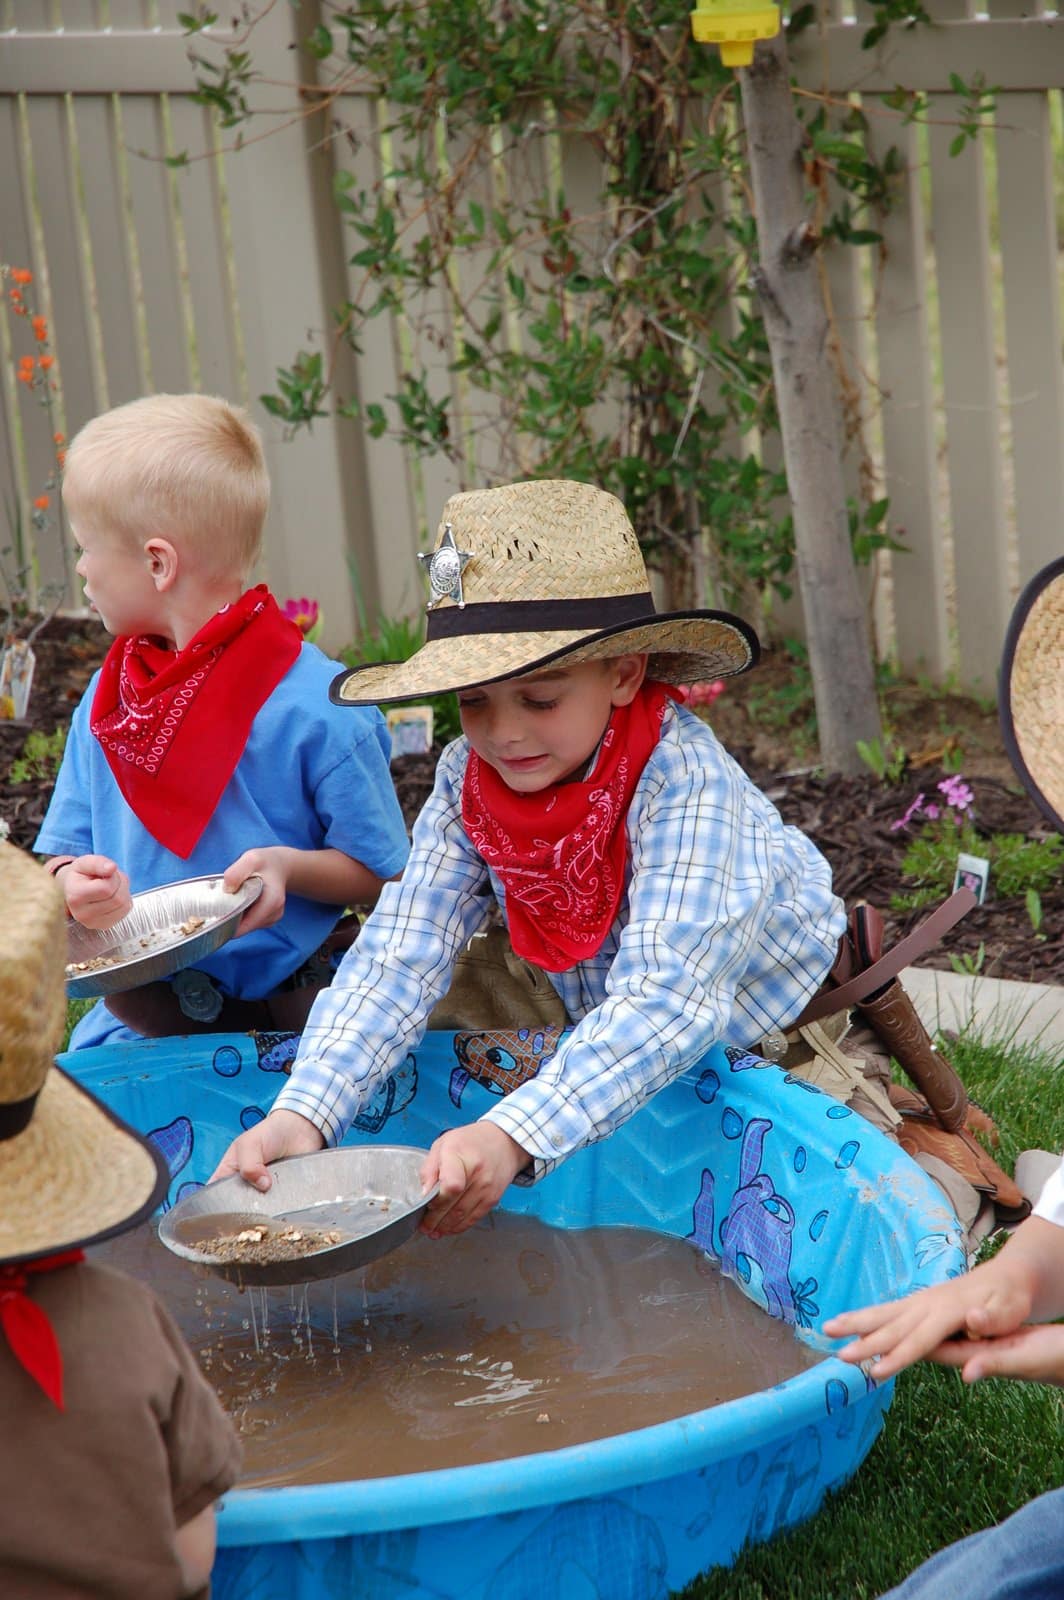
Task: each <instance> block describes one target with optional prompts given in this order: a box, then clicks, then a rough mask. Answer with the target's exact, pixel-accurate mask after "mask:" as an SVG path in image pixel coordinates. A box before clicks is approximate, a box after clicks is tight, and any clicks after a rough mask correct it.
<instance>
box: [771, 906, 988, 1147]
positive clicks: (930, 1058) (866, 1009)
mask: <svg viewBox="0 0 1064 1600" xmlns="http://www.w3.org/2000/svg"><path fill="white" fill-rule="evenodd" d="M975 904H976V900H975V896H974V895H973V894H972V892H971V890H970V889H960V890H958V891H957V893H956V894H954V895H952V896H951V897H950V899H949V900H946V901H944V902H943V904H942V905H941V906H939V907H938V910H937V911H935V912H933V913H932V915H931V916H930V917H928V918H927V919H926V920H925V921H924V922H922V923H921V924H920V926H919V927H918V928H917V929H915V931H914V932H913V933H911V934H909V935H908V936H907V938H905V939H902V940H901V941H900V943H898V944H896V945H894V946H893V948H892V949H891V950H889V951H888V952H887V953H886V955H884V953H883V918H882V917H881V915H880V913H879V912H878V911H877V910H876V909H875V907H874V906H867V905H859V906H855V907H854V908H853V909H852V911H851V912H850V913H849V918H848V921H847V925H846V932H845V933H844V934H843V936H842V939H841V940H840V941H839V953H838V956H837V958H836V960H835V964H834V966H833V967H832V969H831V972H830V973H829V974H828V977H827V981H826V982H825V984H824V986H823V988H822V989H821V990H820V993H819V994H817V995H814V997H813V999H812V1000H811V1001H810V1002H809V1004H808V1005H807V1006H806V1008H805V1010H804V1011H803V1012H802V1014H801V1016H800V1017H799V1018H798V1020H797V1022H794V1023H792V1024H791V1028H792V1029H793V1028H796V1027H798V1026H800V1025H802V1024H806V1023H809V1022H814V1021H816V1020H817V1018H819V1017H822V1016H826V1015H827V1014H828V1013H830V1012H832V1011H841V1010H843V1009H846V1008H849V1007H851V1006H852V1007H855V1008H856V1010H857V1011H858V1012H859V1013H860V1014H861V1016H862V1017H864V1019H865V1020H866V1022H867V1023H868V1025H869V1026H870V1027H871V1028H872V1029H873V1031H874V1032H875V1034H876V1035H877V1037H878V1038H879V1039H880V1040H881V1041H882V1043H883V1044H884V1045H885V1046H886V1047H887V1049H888V1050H889V1051H890V1053H891V1055H892V1056H893V1057H894V1059H895V1060H896V1061H897V1062H898V1064H899V1066H900V1067H901V1068H902V1069H903V1071H904V1072H905V1073H906V1074H907V1075H908V1076H909V1077H910V1078H911V1079H912V1081H913V1083H915V1084H916V1087H917V1088H918V1089H919V1091H920V1093H921V1094H922V1095H923V1097H924V1099H925V1100H926V1101H927V1104H928V1106H929V1107H930V1109H931V1111H932V1112H933V1113H934V1116H935V1118H936V1120H937V1121H938V1123H939V1124H940V1126H941V1127H943V1128H945V1129H946V1130H947V1131H948V1132H950V1133H955V1132H956V1131H957V1130H958V1129H960V1128H962V1127H963V1126H964V1123H965V1119H966V1117H967V1115H968V1094H967V1091H966V1090H965V1087H964V1084H963V1083H962V1082H961V1080H960V1078H959V1077H958V1076H957V1073H956V1072H955V1071H954V1069H953V1068H952V1067H951V1066H950V1064H949V1062H948V1061H947V1060H946V1058H945V1057H944V1056H943V1055H941V1054H940V1053H939V1051H937V1050H936V1049H935V1047H934V1045H933V1044H932V1043H931V1038H930V1035H929V1034H928V1032H927V1029H926V1028H925V1027H924V1025H923V1023H922V1022H921V1021H920V1018H919V1016H918V1015H917V1012H916V1008H915V1007H914V1005H913V1003H912V1001H911V1000H910V998H909V996H908V995H907V994H906V992H905V990H904V988H903V987H902V985H901V981H900V979H899V978H898V973H899V972H900V971H901V970H902V968H903V967H904V966H907V965H908V964H909V962H910V961H911V960H912V959H913V958H914V956H916V955H919V954H920V953H921V952H922V951H924V950H927V949H929V948H930V947H931V946H932V945H933V944H936V943H937V942H938V940H939V939H940V938H941V937H942V935H943V933H945V932H947V931H948V930H949V928H951V927H953V925H954V923H956V922H957V921H959V919H960V918H961V917H962V916H963V915H964V913H965V912H966V911H968V910H970V908H971V907H972V906H973V905H975Z"/></svg>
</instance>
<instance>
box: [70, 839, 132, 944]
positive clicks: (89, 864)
mask: <svg viewBox="0 0 1064 1600" xmlns="http://www.w3.org/2000/svg"><path fill="white" fill-rule="evenodd" d="M59 882H60V885H61V887H62V890H63V895H64V897H65V899H66V904H67V910H68V911H69V912H70V915H71V916H72V917H73V918H74V921H75V922H80V923H81V925H82V927H83V928H110V927H113V926H114V924H115V923H116V922H118V921H120V920H121V918H122V917H124V916H125V915H126V913H127V911H130V910H132V907H133V897H132V895H131V894H130V892H129V879H128V877H127V876H126V874H125V873H124V872H123V871H122V870H121V868H120V867H118V866H117V865H116V864H115V862H113V861H112V860H111V858H110V856H96V855H89V856H76V857H75V858H74V860H73V861H71V862H70V864H69V865H68V866H66V867H64V869H63V875H62V877H61V878H60V880H59Z"/></svg>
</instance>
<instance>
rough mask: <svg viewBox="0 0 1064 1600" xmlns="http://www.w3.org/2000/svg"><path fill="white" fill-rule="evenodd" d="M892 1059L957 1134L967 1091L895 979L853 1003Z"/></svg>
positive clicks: (941, 1119) (962, 1119)
mask: <svg viewBox="0 0 1064 1600" xmlns="http://www.w3.org/2000/svg"><path fill="white" fill-rule="evenodd" d="M857 1010H858V1011H859V1012H860V1013H861V1015H862V1016H863V1017H864V1018H866V1020H867V1021H868V1024H869V1026H870V1027H872V1028H874V1030H875V1032H876V1033H877V1034H878V1036H879V1038H880V1039H882V1041H883V1043H884V1044H885V1045H886V1047H887V1049H888V1050H889V1051H890V1053H891V1055H892V1056H893V1057H894V1059H895V1061H897V1062H898V1064H899V1065H900V1066H901V1067H902V1068H903V1069H904V1071H905V1072H906V1073H908V1075H909V1077H910V1078H911V1079H912V1081H913V1082H914V1083H915V1085H916V1087H917V1088H918V1089H919V1090H920V1093H921V1094H922V1095H923V1097H924V1099H925V1100H926V1101H927V1103H928V1105H929V1106H930V1107H931V1110H932V1111H933V1112H934V1114H935V1116H936V1118H937V1119H938V1121H939V1123H940V1124H941V1125H942V1127H943V1128H945V1129H946V1130H947V1132H949V1133H957V1132H958V1131H959V1130H960V1129H961V1128H963V1127H964V1122H965V1118H966V1117H967V1115H968V1091H967V1090H966V1089H965V1087H964V1084H963V1083H962V1082H961V1080H960V1078H959V1077H958V1076H957V1073H956V1072H955V1071H954V1069H953V1068H952V1067H951V1066H950V1064H949V1062H948V1061H947V1060H946V1058H945V1056H942V1055H940V1054H939V1052H938V1051H937V1050H936V1049H935V1047H934V1045H933V1044H932V1043H931V1039H930V1036H929V1034H928V1032H927V1029H926V1028H925V1027H924V1025H923V1023H922V1022H921V1021H920V1018H919V1016H918V1015H917V1013H916V1007H915V1006H914V1005H913V1003H912V1001H911V1000H910V998H909V996H908V995H907V994H906V992H905V990H904V989H903V988H902V986H901V984H900V982H899V981H898V979H897V978H895V979H894V981H893V982H892V983H890V984H888V985H887V987H886V988H885V989H883V990H881V991H880V993H879V994H876V995H870V996H869V997H868V999H867V1000H861V1001H859V1002H858V1004H857Z"/></svg>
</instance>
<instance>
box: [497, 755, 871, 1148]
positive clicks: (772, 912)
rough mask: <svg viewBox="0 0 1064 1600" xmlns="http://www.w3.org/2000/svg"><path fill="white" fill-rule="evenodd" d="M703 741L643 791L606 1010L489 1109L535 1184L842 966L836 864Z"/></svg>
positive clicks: (656, 772)
mask: <svg viewBox="0 0 1064 1600" xmlns="http://www.w3.org/2000/svg"><path fill="white" fill-rule="evenodd" d="M698 743H699V741H698V740H697V739H696V740H695V741H694V742H693V743H688V742H686V741H669V742H668V743H666V741H665V740H664V739H663V741H662V744H661V746H659V750H660V752H661V758H660V760H654V759H653V758H652V763H651V767H652V768H653V771H652V773H651V771H650V768H648V774H645V775H644V776H645V777H646V776H648V775H649V776H650V781H649V782H647V783H643V784H641V785H640V790H639V796H640V799H641V806H640V809H639V814H638V815H637V816H636V817H635V818H634V819H633V826H632V827H631V828H630V831H629V838H630V842H631V851H632V861H631V881H630V887H629V918H628V922H627V925H626V927H625V928H624V930H623V932H622V934H621V937H620V943H619V945H618V948H617V952H616V955H615V957H614V959H613V962H612V964H611V966H610V969H609V971H608V973H607V974H606V977H605V993H604V995H603V998H602V1000H601V1003H599V1004H598V1005H596V1006H594V1007H593V1008H592V1009H591V1010H589V1011H588V1013H587V1014H586V1015H585V1016H584V1017H583V1019H582V1020H581V1021H580V1022H579V1023H578V1024H577V1026H576V1027H575V1028H574V1029H573V1031H572V1032H571V1033H570V1034H568V1035H566V1036H565V1037H563V1039H562V1041H561V1043H560V1045H559V1048H558V1051H557V1053H556V1055H555V1056H554V1057H553V1058H552V1059H551V1060H550V1061H548V1062H547V1063H546V1064H545V1065H544V1066H543V1067H541V1069H540V1071H539V1073H538V1074H537V1076H536V1077H535V1078H533V1079H530V1080H529V1081H528V1082H527V1083H524V1084H521V1085H520V1086H519V1087H518V1088H517V1089H515V1090H513V1091H512V1092H511V1093H510V1094H508V1095H506V1096H505V1098H504V1099H503V1100H502V1101H501V1102H500V1103H499V1104H498V1105H497V1106H494V1107H493V1108H492V1109H491V1110H490V1111H489V1112H487V1113H486V1119H487V1120H489V1121H491V1122H494V1123H496V1124H497V1125H498V1126H499V1127H501V1128H503V1129H504V1131H505V1132H506V1133H508V1134H509V1135H510V1136H511V1138H513V1139H515V1140H516V1141H517V1143H518V1144H519V1145H521V1146H522V1148H523V1149H525V1150H527V1151H528V1152H529V1153H530V1154H531V1155H532V1156H533V1158H534V1165H533V1170H532V1177H533V1178H539V1177H541V1176H543V1174H544V1173H546V1172H548V1171H549V1170H550V1169H551V1167H553V1166H554V1165H556V1164H557V1163H558V1162H559V1161H561V1160H563V1159H564V1158H565V1157H566V1156H569V1155H571V1154H572V1153H573V1152H574V1151H576V1150H578V1149H580V1148H582V1147H583V1146H584V1145H587V1144H590V1143H592V1142H594V1141H596V1140H598V1139H601V1138H604V1137H605V1136H606V1135H607V1134H609V1133H611V1132H612V1131H613V1130H614V1129H615V1128H616V1127H618V1126H619V1125H620V1124H621V1123H622V1122H624V1121H625V1120H626V1119H627V1118H628V1117H630V1116H631V1115H632V1114H633V1113H634V1112H635V1111H637V1110H638V1109H639V1107H640V1106H641V1105H643V1104H644V1103H645V1101H646V1100H648V1099H649V1098H650V1096H651V1095H653V1094H654V1093H656V1091H657V1090H658V1089H660V1088H662V1087H663V1086H664V1085H665V1084H667V1083H669V1082H670V1081H671V1080H672V1079H674V1078H676V1077H678V1076H679V1075H680V1074H681V1073H683V1072H684V1071H685V1070H686V1069H687V1068H688V1067H690V1066H692V1065H693V1064H694V1063H695V1062H697V1061H698V1060H699V1058H700V1057H701V1056H702V1055H704V1054H705V1052H706V1050H708V1049H709V1047H710V1046H711V1045H712V1044H714V1043H715V1042H716V1041H717V1040H719V1039H721V1038H722V1037H727V1038H728V1039H729V1042H737V1043H743V1042H745V1041H744V1039H743V1038H742V1035H743V1034H748V1035H749V1032H750V1028H751V1026H753V1027H754V1028H755V1030H756V1031H755V1032H754V1033H753V1034H752V1035H751V1037H752V1038H759V1037H760V1036H761V1035H762V1034H763V1033H764V1032H766V1031H767V1028H768V1026H769V1024H770V1023H771V1022H773V1021H779V1020H782V1019H789V1018H791V1017H793V1016H794V1015H796V1014H797V1013H798V1011H799V1010H800V1009H801V1006H802V1003H803V1002H804V1000H805V998H806V997H807V995H808V994H810V993H812V992H813V991H815V989H816V988H817V987H818V985H819V983H820V982H821V981H822V979H823V978H824V977H825V976H826V974H827V971H828V969H829V967H830V965H831V962H832V960H833V959H834V955H835V951H836V947H837V943H838V937H839V934H840V932H841V930H842V926H843V920H844V917H843V913H842V909H841V902H840V901H839V900H838V899H837V897H836V896H835V895H833V894H832V892H831V887H830V873H829V871H828V868H827V863H826V862H824V860H823V858H822V857H821V856H820V855H819V852H817V851H815V850H814V849H813V847H812V846H811V845H810V844H809V842H808V841H807V840H806V839H805V838H804V835H801V834H799V833H797V832H796V830H794V829H790V828H786V827H784V825H783V823H782V821H781V819H780V817H779V814H778V813H777V811H776V809H775V807H774V806H772V804H771V802H770V801H768V800H767V798H766V797H765V796H764V795H762V793H761V791H760V790H758V789H756V788H755V787H754V785H753V784H752V783H751V782H750V780H749V779H748V778H747V777H746V775H745V773H743V772H742V771H741V769H740V768H738V767H737V766H736V765H735V764H734V763H733V762H732V761H731V760H730V758H728V757H726V756H724V754H723V752H719V746H718V747H717V751H718V752H719V754H720V756H721V758H722V759H719V760H718V759H712V760H709V761H706V760H705V759H701V758H700V754H699V749H698ZM744 1013H745V1014H744ZM756 1019H760V1021H758V1020H756ZM733 1027H734V1028H735V1031H736V1032H737V1033H738V1034H739V1037H738V1038H734V1039H733V1037H732V1032H733Z"/></svg>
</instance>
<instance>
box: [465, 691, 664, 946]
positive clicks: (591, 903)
mask: <svg viewBox="0 0 1064 1600" xmlns="http://www.w3.org/2000/svg"><path fill="white" fill-rule="evenodd" d="M669 698H673V699H674V698H676V696H675V694H674V691H673V690H672V689H669V688H667V687H666V686H665V685H664V684H661V683H645V684H643V686H642V688H641V689H640V691H639V693H638V694H637V695H636V697H635V699H634V700H633V701H632V704H631V705H629V706H616V707H615V708H614V710H613V713H612V715H611V717H610V720H609V723H608V725H607V727H606V732H605V733H604V735H603V737H602V743H601V745H600V746H599V751H598V757H597V759H596V761H595V767H594V771H593V773H592V775H591V777H590V778H587V779H581V780H577V781H570V782H569V783H559V784H553V785H551V787H550V788H547V789H542V790H540V791H539V792H538V793H537V794H517V793H515V791H514V790H513V789H511V788H510V787H509V786H508V785H507V784H506V783H505V781H504V780H503V779H502V778H501V777H500V776H499V774H498V773H497V772H496V771H495V769H494V767H490V766H489V765H488V763H487V762H486V761H481V759H480V757H479V756H478V755H477V754H476V752H475V751H472V750H471V751H470V753H469V762H468V765H467V767H466V774H465V782H464V784H463V786H462V821H463V823H464V824H465V830H466V833H467V834H468V835H469V838H470V841H471V842H472V844H473V847H474V849H475V850H476V851H477V852H478V854H479V855H480V856H482V857H483V859H484V860H485V861H486V862H487V864H488V866H489V867H491V868H492V870H493V871H494V872H495V873H496V874H497V876H498V877H499V879H500V880H501V882H502V885H503V887H504V889H505V890H506V920H507V923H508V924H509V929H510V942H511V944H512V945H513V947H514V949H515V951H516V952H517V954H518V955H519V956H524V957H525V959H526V960H527V961H532V962H534V963H535V964H536V966H538V967H543V968H545V970H546V971H547V972H565V971H567V970H568V969H569V968H570V967H573V966H575V965H576V963H577V962H578V961H583V960H585V959H586V958H587V957H588V956H593V955H594V954H595V953H596V952H597V951H598V950H600V949H601V948H602V944H603V942H604V940H605V938H606V935H607V933H608V932H609V930H610V928H611V926H612V925H613V920H614V918H615V917H616V915H617V907H618V906H619V905H620V903H621V895H622V894H623V893H624V868H625V861H626V857H627V850H628V841H627V833H626V831H625V818H626V817H627V814H628V807H629V805H630V804H631V801H632V795H633V793H634V791H635V786H636V784H637V783H638V782H639V779H640V777H641V775H642V772H643V768H644V767H645V766H646V764H647V762H648V760H649V759H650V756H651V753H652V751H653V749H654V747H655V745H656V744H657V742H658V740H659V739H660V737H661V719H662V717H663V715H664V712H665V702H666V700H667V699H669Z"/></svg>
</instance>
